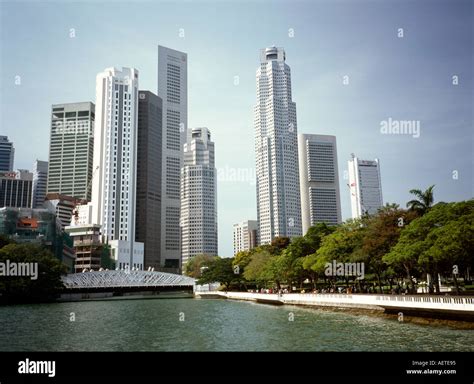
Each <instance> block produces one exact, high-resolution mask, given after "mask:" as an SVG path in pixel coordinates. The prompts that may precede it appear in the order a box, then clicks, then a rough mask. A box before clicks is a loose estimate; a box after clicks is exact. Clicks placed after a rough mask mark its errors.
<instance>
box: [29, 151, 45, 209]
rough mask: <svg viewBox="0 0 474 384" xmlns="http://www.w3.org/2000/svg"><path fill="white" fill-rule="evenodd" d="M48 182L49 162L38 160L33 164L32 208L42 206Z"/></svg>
mask: <svg viewBox="0 0 474 384" xmlns="http://www.w3.org/2000/svg"><path fill="white" fill-rule="evenodd" d="M47 183H48V162H47V161H41V160H36V161H35V162H34V164H33V193H32V195H31V208H40V207H41V206H42V205H43V203H44V199H45V197H46V186H47Z"/></svg>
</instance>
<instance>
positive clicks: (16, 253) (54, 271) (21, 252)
mask: <svg viewBox="0 0 474 384" xmlns="http://www.w3.org/2000/svg"><path fill="white" fill-rule="evenodd" d="M7 260H9V262H10V264H11V263H37V272H38V276H37V279H31V277H30V276H3V277H1V278H0V293H1V296H2V300H3V301H6V302H36V301H45V300H50V299H52V298H53V296H54V295H55V294H56V293H57V292H58V291H60V290H61V289H63V288H64V286H63V283H62V281H61V274H64V273H66V267H65V266H64V265H62V264H61V262H60V261H59V260H58V259H56V258H55V257H54V256H53V254H52V253H51V252H50V251H49V250H47V249H45V248H43V247H42V246H40V245H36V244H8V245H5V246H4V247H3V248H2V249H0V263H5V264H6V263H7Z"/></svg>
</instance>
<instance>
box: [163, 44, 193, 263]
mask: <svg viewBox="0 0 474 384" xmlns="http://www.w3.org/2000/svg"><path fill="white" fill-rule="evenodd" d="M158 96H159V97H161V99H162V100H163V153H162V184H161V190H162V194H161V263H162V264H163V263H164V264H163V266H164V267H167V268H173V269H175V270H179V268H180V264H179V263H180V259H181V248H180V237H181V236H180V232H179V230H180V228H179V215H180V206H181V204H180V172H181V167H182V166H183V145H184V143H185V142H186V130H187V127H188V58H187V54H186V53H183V52H179V51H175V50H173V49H169V48H165V47H162V46H161V45H160V46H158Z"/></svg>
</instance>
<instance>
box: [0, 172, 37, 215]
mask: <svg viewBox="0 0 474 384" xmlns="http://www.w3.org/2000/svg"><path fill="white" fill-rule="evenodd" d="M32 184H33V174H32V173H31V172H28V171H27V170H25V169H19V170H17V171H14V172H0V208H1V207H13V208H31V191H32Z"/></svg>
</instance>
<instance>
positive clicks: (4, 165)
mask: <svg viewBox="0 0 474 384" xmlns="http://www.w3.org/2000/svg"><path fill="white" fill-rule="evenodd" d="M14 158H15V148H14V147H13V143H12V142H11V141H8V136H0V172H11V171H13V160H14Z"/></svg>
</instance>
